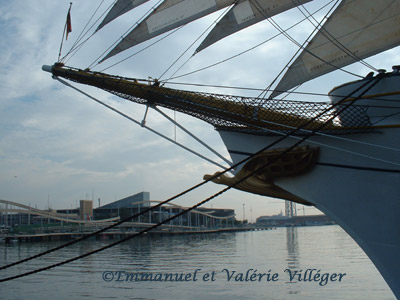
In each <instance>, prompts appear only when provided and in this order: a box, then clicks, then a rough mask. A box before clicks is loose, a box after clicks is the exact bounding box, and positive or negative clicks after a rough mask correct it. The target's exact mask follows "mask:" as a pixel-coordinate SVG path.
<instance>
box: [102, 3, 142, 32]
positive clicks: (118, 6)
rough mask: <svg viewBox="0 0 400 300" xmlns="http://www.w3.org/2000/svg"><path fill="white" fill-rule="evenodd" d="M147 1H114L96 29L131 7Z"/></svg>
mask: <svg viewBox="0 0 400 300" xmlns="http://www.w3.org/2000/svg"><path fill="white" fill-rule="evenodd" d="M147 1H149V0H118V1H116V2H115V4H114V6H113V7H112V8H111V10H110V11H109V12H108V14H107V15H106V16H105V18H104V19H103V21H102V22H101V23H100V25H99V27H97V30H100V29H101V28H103V27H104V26H105V25H107V24H108V23H110V22H111V21H112V20H114V19H116V18H118V17H119V16H121V15H123V14H124V13H126V12H128V11H130V10H131V9H133V8H135V7H136V6H139V5H141V4H143V3H145V2H147Z"/></svg>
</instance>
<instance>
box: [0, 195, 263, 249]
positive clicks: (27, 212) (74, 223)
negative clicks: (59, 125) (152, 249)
mask: <svg viewBox="0 0 400 300" xmlns="http://www.w3.org/2000/svg"><path fill="white" fill-rule="evenodd" d="M99 203H100V201H99ZM159 203H161V201H157V200H150V193H148V192H142V193H138V194H136V195H132V196H129V197H126V198H124V199H121V200H118V201H115V202H112V203H109V204H106V205H103V206H101V207H98V208H96V209H93V205H92V203H91V200H82V201H80V207H79V208H76V209H64V210H57V211H56V210H50V209H49V210H40V209H37V208H33V207H31V206H27V205H24V204H20V203H16V202H11V201H7V200H0V204H1V205H2V206H0V226H2V227H0V240H4V241H5V242H7V243H11V242H13V241H19V242H36V241H57V240H68V239H76V238H80V237H82V236H85V235H91V234H93V233H94V232H96V231H98V230H100V229H103V228H106V227H108V226H110V225H112V224H115V222H118V221H119V220H120V219H126V218H128V217H130V216H133V215H136V214H140V213H141V212H143V211H144V210H148V211H146V213H143V214H140V216H138V217H137V218H136V219H134V220H132V221H130V222H124V223H122V224H120V225H118V226H117V227H114V228H112V229H110V230H107V231H104V232H102V233H100V234H97V235H96V236H93V238H96V239H113V238H123V237H126V236H130V235H136V234H138V232H140V231H142V230H145V229H148V228H149V227H152V226H154V225H156V224H158V223H160V222H163V221H165V220H167V219H169V218H171V217H173V216H175V215H178V214H180V213H181V212H183V211H185V210H186V209H187V208H186V207H183V206H180V205H177V204H174V203H171V202H170V203H167V204H163V205H161V206H158V207H154V208H153V209H152V207H153V206H152V205H156V204H159ZM264 227H265V226H264ZM262 229H264V230H265V229H268V228H266V227H265V228H256V227H251V226H249V225H244V224H242V222H239V221H237V220H236V219H235V213H234V210H232V209H217V208H203V207H199V208H196V209H194V210H191V211H189V212H187V213H185V214H183V215H180V216H177V217H176V218H175V219H174V220H171V221H168V222H167V223H165V224H163V225H160V226H159V227H157V228H154V229H152V230H151V231H149V232H146V233H145V234H149V235H174V234H205V233H218V232H236V231H248V230H262Z"/></svg>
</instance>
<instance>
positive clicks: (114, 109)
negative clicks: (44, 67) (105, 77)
mask: <svg viewBox="0 0 400 300" xmlns="http://www.w3.org/2000/svg"><path fill="white" fill-rule="evenodd" d="M55 79H56V80H58V81H59V82H61V83H62V84H64V85H66V86H68V87H70V88H72V89H74V90H76V91H78V92H80V93H82V94H83V95H85V96H86V97H88V98H90V99H92V100H94V101H95V102H97V103H99V104H101V105H103V106H105V107H107V108H108V109H110V110H112V111H114V112H116V113H117V114H119V115H121V116H123V117H124V118H126V119H128V120H130V121H131V122H133V123H135V124H137V125H139V126H141V127H142V128H145V129H147V130H149V131H150V132H152V133H154V134H156V135H158V136H160V137H162V138H163V139H165V140H167V141H169V142H171V143H173V144H175V145H177V146H179V147H181V148H182V149H184V150H186V151H188V152H190V153H192V154H194V155H196V156H198V157H200V158H202V159H204V160H206V161H208V162H209V163H211V164H214V165H216V166H217V167H219V168H221V169H225V167H224V166H223V165H221V164H219V163H217V162H215V161H213V160H211V159H209V158H208V157H206V156H204V155H202V154H200V153H198V152H196V151H194V150H192V149H190V148H188V147H186V146H185V145H183V144H181V143H179V142H177V141H174V140H173V139H171V138H169V137H167V136H166V135H164V134H162V133H160V132H158V131H157V130H154V129H152V128H151V127H149V126H147V125H146V124H145V123H146V122H145V117H146V115H147V110H148V107H146V112H145V117H144V119H143V120H142V121H141V122H139V121H137V120H135V119H133V118H132V117H130V116H128V115H126V114H125V113H123V112H121V111H119V110H117V109H116V108H114V107H112V106H110V105H108V104H106V103H104V102H103V101H101V100H99V99H97V98H95V97H93V96H91V95H89V94H87V93H85V92H84V91H82V90H80V89H78V88H76V87H74V86H73V85H71V84H69V83H68V82H66V81H64V80H62V79H60V78H58V77H55Z"/></svg>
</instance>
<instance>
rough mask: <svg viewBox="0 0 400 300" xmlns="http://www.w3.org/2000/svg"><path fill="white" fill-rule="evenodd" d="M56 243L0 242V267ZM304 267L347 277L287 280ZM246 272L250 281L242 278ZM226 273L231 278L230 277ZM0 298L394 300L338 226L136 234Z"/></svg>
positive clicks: (73, 251) (77, 248) (6, 287)
mask: <svg viewBox="0 0 400 300" xmlns="http://www.w3.org/2000/svg"><path fill="white" fill-rule="evenodd" d="M109 242H110V241H87V242H82V243H80V244H78V245H73V246H71V247H69V248H65V249H63V250H60V251H58V252H56V253H52V254H50V255H47V256H44V257H41V258H39V259H37V260H34V261H31V262H28V263H26V264H22V265H20V266H16V267H13V268H10V269H7V270H3V271H0V278H4V277H8V276H11V275H15V274H19V273H21V272H26V271H29V270H33V269H36V268H39V267H43V266H46V265H49V264H52V263H56V262H59V261H61V260H63V259H67V258H71V257H73V256H76V255H80V254H83V253H85V252H87V251H90V250H93V249H95V248H98V247H101V246H104V245H106V244H107V243H109ZM56 245H57V243H55V242H52V243H23V244H18V243H15V244H11V245H5V244H4V243H3V244H0V265H4V264H7V263H10V262H14V261H16V260H19V259H22V258H25V257H27V256H31V255H34V254H36V253H38V252H40V251H44V250H46V249H48V248H51V247H54V246H56ZM224 269H225V270H224ZM307 269H316V270H314V271H313V272H314V273H313V274H315V272H317V271H318V270H321V271H320V273H319V274H321V275H323V274H325V273H329V274H330V276H331V275H332V274H334V273H336V274H339V273H342V274H344V273H345V274H346V275H344V276H343V277H342V280H341V281H340V282H339V281H337V280H336V281H331V280H327V281H326V282H325V283H326V284H325V285H320V282H321V281H320V280H319V281H298V280H296V279H295V278H294V279H293V280H292V281H290V278H289V271H288V270H290V271H291V272H292V273H293V272H294V271H298V272H299V271H300V270H302V273H304V272H305V270H307ZM196 270H198V271H197V272H196V275H195V271H196ZM248 270H250V271H249V273H248V274H249V275H248V279H249V280H248V281H241V279H243V280H245V276H246V273H247V271H248ZM254 270H257V271H256V272H255V273H254ZM270 270H271V271H270ZM285 270H286V271H285ZM234 271H235V272H234ZM127 273H132V275H134V274H135V273H145V274H147V275H149V276H150V274H151V275H152V276H154V279H158V280H159V281H135V279H134V278H135V277H133V276H131V277H128V281H126V278H127V276H126V274H127ZM262 273H266V274H270V275H271V276H272V275H273V274H274V273H276V274H278V275H275V276H276V277H275V281H268V280H267V275H264V276H262V277H261V281H251V280H250V278H251V277H250V276H251V275H252V274H256V275H254V276H253V277H252V279H253V280H255V279H258V278H259V275H258V274H262ZM168 274H172V275H174V276H175V274H178V275H179V276H180V277H178V280H179V281H172V280H171V278H172V277H167V281H165V278H166V277H165V276H172V275H168ZM232 274H233V275H232ZM228 275H229V276H230V275H232V277H231V279H230V280H228ZM157 276H158V277H157ZM194 276H195V277H194ZM207 276H208V277H207ZM320 277H321V276H320ZM137 278H139V277H137ZM160 278H161V279H162V280H163V281H160ZM270 278H271V277H270ZM321 278H322V277H321ZM321 278H319V279H321ZM130 279H133V280H132V281H131V280H130ZM139 279H140V278H139ZM173 279H175V277H173ZM185 279H186V281H185ZM193 279H196V281H194V280H193ZM212 279H214V280H212ZM316 279H318V277H316ZM336 279H338V277H336ZM322 283H324V282H322ZM0 294H1V299H2V300H6V299H92V298H98V299H218V300H224V299H321V298H326V299H394V296H393V294H392V293H391V291H390V289H389V287H388V286H387V285H386V283H385V282H384V280H383V279H382V277H381V276H380V274H379V273H378V271H377V270H376V268H375V267H374V266H373V265H372V263H371V262H370V260H369V259H368V257H367V256H366V255H365V254H364V253H363V252H362V250H361V249H360V248H359V247H358V246H357V245H356V244H355V243H354V242H353V240H352V239H351V238H350V237H349V236H348V235H347V234H346V233H345V232H344V231H343V230H342V229H341V228H340V227H338V226H320V227H319V226H318V227H299V228H278V229H276V230H269V231H255V232H239V233H223V234H212V235H191V236H163V237H160V236H158V237H155V236H152V237H141V238H137V239H133V240H131V241H129V242H126V243H124V244H121V245H118V246H116V247H114V248H111V249H108V250H106V251H103V252H100V253H98V254H95V255H94V256H90V257H87V258H84V259H82V260H79V261H75V262H73V263H70V264H67V265H64V266H61V267H58V268H55V269H53V270H49V271H45V272H42V273H38V274H34V275H31V276H27V277H24V278H20V279H17V280H13V281H8V282H5V283H0Z"/></svg>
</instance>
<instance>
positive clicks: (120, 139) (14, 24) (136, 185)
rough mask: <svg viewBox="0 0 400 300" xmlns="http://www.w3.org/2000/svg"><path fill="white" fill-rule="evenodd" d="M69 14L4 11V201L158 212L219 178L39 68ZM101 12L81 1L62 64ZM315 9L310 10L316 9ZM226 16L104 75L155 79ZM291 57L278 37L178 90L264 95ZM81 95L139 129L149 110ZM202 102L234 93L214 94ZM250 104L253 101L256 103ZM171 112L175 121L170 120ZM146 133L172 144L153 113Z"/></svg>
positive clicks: (239, 205)
mask: <svg viewBox="0 0 400 300" xmlns="http://www.w3.org/2000/svg"><path fill="white" fill-rule="evenodd" d="M69 2H70V1H69V0H68V1H67V0H65V1H64V0H59V1H52V0H40V1H38V0H34V1H24V0H14V1H1V2H0V26H1V28H2V30H1V31H0V41H1V42H0V65H1V70H2V71H1V72H0V99H1V100H0V199H4V200H10V201H15V202H19V203H22V204H26V205H31V206H34V207H37V208H40V209H46V208H48V207H51V208H53V209H61V208H74V207H76V205H77V203H78V201H79V200H80V199H94V200H95V202H94V207H97V205H98V199H99V198H100V202H101V205H103V204H106V203H110V202H113V201H115V200H119V199H121V198H124V197H127V196H130V195H133V194H136V193H138V192H141V191H148V192H150V195H151V199H152V200H165V199H167V198H169V197H171V196H173V195H175V194H177V193H179V192H181V191H183V190H185V189H187V188H189V187H191V186H193V185H195V184H197V183H199V182H201V181H202V178H203V175H204V174H213V173H214V172H216V171H218V170H219V168H218V167H216V166H214V165H212V164H210V163H208V162H206V161H204V160H202V159H201V158H198V157H196V156H194V155H193V154H191V153H188V152H186V151H185V150H182V149H180V148H178V147H177V146H175V145H173V144H171V143H169V142H168V141H165V140H163V139H161V138H159V137H158V136H156V135H154V134H153V133H151V132H148V131H146V130H145V129H143V128H141V127H140V126H137V125H135V124H133V123H132V122H130V121H128V120H126V119H124V118H122V117H121V116H119V115H117V114H116V113H114V112H112V111H110V110H108V109H106V108H104V107H102V106H101V105H99V104H97V103H95V102H93V101H92V100H90V99H89V98H87V97H86V96H84V95H82V94H80V93H78V92H76V91H75V90H72V89H71V88H68V87H66V86H64V85H62V84H61V83H60V82H57V81H55V80H53V79H52V78H51V75H50V74H49V73H46V72H43V71H42V70H41V67H42V65H44V64H47V65H51V64H53V63H54V62H55V61H56V60H57V57H58V52H59V48H60V42H61V40H62V33H63V27H64V24H65V17H66V14H67V10H68V7H69ZM100 2H101V1H97V0H96V1H83V0H78V1H74V3H73V6H72V10H71V18H72V32H71V33H70V35H69V38H68V40H67V41H65V42H64V46H63V53H64V54H65V53H66V52H67V50H68V49H69V48H70V47H71V45H72V43H73V42H74V41H75V40H76V38H77V37H78V35H79V33H80V32H81V30H82V28H83V27H84V26H85V24H86V22H87V21H88V20H89V18H90V16H91V15H92V13H93V12H94V11H95V9H96V7H97V5H98V4H99V3H100ZM112 2H113V1H112V0H108V1H105V2H104V4H103V6H101V8H100V10H99V11H101V12H103V11H104V10H105V8H107V7H108V6H109V5H110V4H111V3H112ZM154 2H155V1H150V3H149V4H146V5H144V6H143V7H141V8H139V9H138V10H137V12H136V11H135V12H129V13H127V14H125V15H124V16H122V17H120V18H119V19H118V20H116V21H115V22H113V23H111V24H109V25H107V26H106V27H105V28H103V29H102V30H100V31H99V32H98V33H96V34H95V35H94V36H93V37H92V38H91V39H89V40H88V41H87V43H86V44H85V45H84V46H83V47H82V48H81V49H80V50H79V51H78V52H77V53H76V54H74V55H73V56H72V57H71V58H70V59H69V60H68V61H67V65H70V66H74V67H79V68H86V67H88V66H89V65H90V64H91V63H92V62H96V61H98V57H99V56H100V55H101V54H102V53H103V52H104V51H105V50H106V49H107V48H108V47H109V46H110V45H111V44H112V43H113V42H114V41H115V40H116V39H117V38H118V37H119V36H121V35H122V34H123V32H125V31H126V30H127V28H129V27H130V26H131V25H132V24H133V23H134V22H136V20H137V19H138V18H139V17H141V16H142V15H143V14H144V13H145V11H146V10H148V9H149V8H150V7H151V4H154ZM314 2H319V3H326V2H328V1H325V0H321V1H314ZM307 5H308V7H309V8H310V9H311V10H312V9H313V8H314V5H315V4H313V3H310V4H307ZM220 13H221V12H217V13H215V14H213V15H211V16H209V17H206V18H203V19H202V20H199V21H198V22H194V23H191V24H189V25H187V26H185V27H184V28H182V29H181V30H179V31H178V32H177V33H176V34H174V35H171V37H170V38H168V39H165V40H163V41H162V42H160V43H158V44H157V45H155V46H153V47H151V48H149V49H148V50H147V51H144V52H142V53H140V54H138V55H136V56H133V57H132V58H130V59H127V60H126V61H124V62H123V63H121V64H118V65H116V66H114V67H111V68H109V69H107V72H109V73H110V74H116V75H121V76H127V77H137V78H147V77H153V78H159V76H161V74H163V72H164V71H165V70H166V69H167V68H168V67H169V66H170V64H171V63H172V62H173V61H174V60H175V59H176V58H178V56H179V55H180V53H182V52H183V51H185V49H186V48H187V47H188V46H189V45H190V44H191V43H192V42H193V41H195V39H196V38H197V37H198V36H199V35H200V34H201V33H202V32H203V31H204V30H205V29H206V28H207V27H208V26H209V25H210V24H211V23H212V22H213V21H214V20H215V19H216V18H217V17H218V15H219V14H220ZM97 16H99V14H97ZM296 16H297V17H299V13H298V12H296V11H295V10H292V11H290V12H288V13H286V14H283V15H282V16H279V17H276V18H275V21H277V22H278V23H279V24H292V23H294V22H295V21H294V20H295V18H294V17H296ZM96 18H97V17H96ZM96 18H94V19H96ZM282 26H283V25H282ZM288 26H289V25H288ZM283 27H285V26H283ZM309 30H310V27H309V26H308V25H307V24H303V25H302V26H299V27H297V28H295V29H294V30H293V31H291V34H292V35H293V36H296V37H298V38H302V37H304V36H305V35H306V33H307V32H308V31H309ZM91 32H92V31H91ZM276 33H277V32H276V29H274V28H273V27H272V26H271V25H270V24H269V23H268V22H262V23H260V24H257V25H255V26H253V27H251V28H248V29H246V30H243V31H242V32H240V33H238V34H236V35H234V36H230V37H228V38H226V39H225V40H223V41H221V42H219V43H218V44H217V46H216V45H213V46H211V47H209V48H208V49H206V50H205V51H203V52H201V53H198V54H197V55H195V56H194V57H192V58H191V59H190V60H189V61H188V62H187V63H186V64H185V65H184V66H183V68H182V69H181V70H180V71H179V72H178V73H177V74H178V75H179V74H185V73H187V72H190V71H193V70H197V69H199V68H202V67H204V66H207V65H209V64H211V63H215V62H218V61H220V60H222V59H224V58H226V57H230V56H232V55H234V54H236V53H239V52H241V51H244V50H246V49H247V48H249V47H250V46H252V45H256V44H257V43H259V42H260V41H261V40H264V39H267V38H269V37H272V36H273V35H275V34H276ZM199 42H200V41H197V44H198V43H199ZM149 44H150V42H148V43H144V44H143V45H139V46H136V47H135V48H132V49H130V50H127V51H126V53H125V52H124V53H122V54H121V55H120V56H118V57H115V58H111V59H110V60H109V61H106V62H104V63H103V64H101V65H98V66H96V67H95V68H94V70H96V71H100V70H102V69H104V68H107V67H109V66H111V65H112V64H114V63H116V62H118V61H119V60H121V59H123V58H125V57H127V56H129V55H131V54H133V53H134V52H136V51H138V50H140V49H142V48H144V47H145V46H146V45H149ZM197 44H196V45H197ZM194 49H195V46H194V47H193V48H191V49H190V50H189V51H188V52H187V53H186V54H185V56H184V59H183V60H181V61H179V62H178V64H177V65H176V66H174V67H173V68H172V71H170V72H169V73H167V75H166V76H164V77H163V78H162V79H166V78H168V76H170V75H171V74H172V72H173V71H175V70H176V68H177V67H178V66H180V65H182V64H183V63H184V62H185V60H186V59H187V58H188V57H189V56H191V54H192V53H193V51H194ZM295 51H296V49H294V48H293V47H291V43H290V42H289V41H287V40H286V39H285V38H284V37H280V38H277V39H274V40H272V41H271V42H269V43H267V44H264V45H263V46H261V47H258V48H256V49H255V50H253V51H252V52H250V53H248V54H246V55H242V56H240V57H238V58H235V59H233V60H231V61H229V62H227V63H224V64H220V65H218V66H216V67H214V68H211V69H207V70H205V71H202V72H198V73H194V74H193V75H189V76H186V77H183V78H179V79H177V80H176V81H178V82H190V83H202V84H211V85H226V86H245V87H252V88H265V87H266V86H268V84H269V83H270V82H271V81H272V80H273V79H274V77H275V76H276V74H277V73H278V72H279V71H280V70H281V69H282V68H283V67H284V66H285V64H286V63H287V61H288V60H289V59H290V57H291V55H293V54H294V53H295ZM398 58H399V57H398V55H397V50H396V48H395V49H392V50H389V51H387V52H386V53H384V55H382V54H381V55H378V56H375V57H372V58H370V59H368V60H367V61H368V62H369V63H371V64H372V65H374V66H376V67H378V68H385V69H389V70H390V68H391V65H393V64H395V63H393V62H396V59H397V61H398ZM349 70H351V71H354V72H358V73H359V74H361V75H366V74H367V73H368V72H369V70H367V69H365V67H364V66H361V65H354V66H350V67H349ZM355 79H357V78H354V77H351V76H349V75H343V74H340V76H338V73H336V72H334V73H332V74H330V75H327V76H325V77H324V78H323V80H320V81H318V82H317V83H306V84H304V86H303V88H304V90H305V91H310V90H312V91H313V92H321V93H327V92H328V91H329V90H330V89H331V88H332V87H333V86H335V85H339V84H341V83H344V82H346V81H348V80H355ZM77 87H79V88H81V89H83V90H84V91H85V92H87V93H89V94H91V95H93V96H95V97H97V98H99V99H101V100H102V101H104V102H106V103H107V104H109V105H112V106H113V107H115V108H117V109H119V110H121V111H123V112H124V113H126V114H128V115H130V116H132V117H133V118H135V119H137V120H139V121H141V120H142V119H143V116H144V114H145V107H144V106H140V105H138V104H134V103H130V102H128V101H125V100H122V99H119V98H117V97H115V96H112V95H110V94H108V93H106V92H103V91H100V90H97V89H94V88H91V87H86V86H78V85H77ZM176 87H179V86H178V85H177V86H176ZM186 88H187V87H186ZM193 89H196V90H199V89H200V88H199V87H193ZM204 89H205V88H204ZM205 91H207V92H217V93H235V92H236V93H237V91H233V90H231V89H221V88H216V87H211V88H207V89H205ZM241 93H244V92H243V91H241ZM248 95H252V96H256V94H254V92H252V93H250V92H249V93H248ZM307 100H310V99H307ZM312 100H314V99H312ZM322 100H323V101H326V99H322ZM164 111H165V112H166V113H167V114H168V115H169V116H171V117H174V114H173V112H171V111H168V110H164ZM176 118H177V121H178V122H180V123H181V124H182V125H183V126H185V127H186V128H188V129H190V130H191V131H193V132H194V133H195V134H196V135H197V136H198V137H199V138H201V139H203V140H204V141H206V142H207V143H208V144H210V145H212V146H213V147H214V148H215V149H216V150H217V151H218V152H220V153H222V155H224V156H225V157H226V158H229V155H228V153H227V151H226V149H225V147H224V145H223V143H222V141H221V139H220V137H219V135H218V133H217V132H216V131H215V130H214V129H213V127H212V126H211V125H209V124H206V123H204V122H202V121H199V120H196V119H194V118H191V117H187V116H184V115H182V114H177V115H176ZM146 122H147V123H146V125H148V126H150V127H152V128H155V129H157V130H159V131H160V132H162V133H164V134H165V135H167V136H168V137H170V138H175V128H174V126H173V125H172V124H171V123H169V122H168V121H166V120H165V119H163V118H162V117H161V116H160V115H158V114H157V113H156V112H154V111H150V112H149V114H148V116H147V118H146ZM176 138H177V141H178V142H181V143H184V144H185V145H188V146H190V147H192V148H194V149H196V150H197V151H199V152H201V153H202V154H205V155H207V156H208V157H211V158H212V159H214V160H216V161H218V162H219V163H222V161H221V159H219V158H218V157H216V156H215V155H213V154H210V153H209V152H208V151H207V150H205V149H204V148H203V147H202V146H199V145H197V144H196V143H195V142H194V141H193V140H192V139H191V138H190V137H188V136H186V135H185V134H184V133H183V132H182V131H180V130H179V129H177V131H176ZM222 188H223V186H220V185H217V184H214V183H208V184H207V185H205V186H204V187H203V188H201V189H199V190H196V191H194V192H192V193H190V194H187V195H185V196H183V197H182V198H179V199H177V200H175V203H177V204H180V205H183V206H190V205H193V204H195V203H197V202H199V201H201V200H203V199H204V198H206V197H208V196H210V195H212V194H214V193H215V192H217V191H219V190H221V189H222ZM243 204H244V206H243ZM206 206H207V207H210V206H212V207H214V208H231V209H235V212H236V214H237V218H238V219H242V218H243V213H244V214H245V218H246V219H249V220H250V221H255V219H256V218H257V217H259V216H262V215H272V214H277V213H279V212H281V211H283V210H284V201H282V200H278V199H272V198H268V197H261V196H257V195H253V194H249V193H245V192H241V191H236V190H230V191H228V192H227V193H225V194H223V195H222V196H220V197H218V198H217V199H214V200H212V201H211V202H209V203H208V204H207V205H206ZM298 209H299V214H302V213H303V212H304V213H306V214H314V213H319V211H317V210H316V209H313V208H308V207H307V208H305V209H304V210H303V207H302V206H301V205H298Z"/></svg>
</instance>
